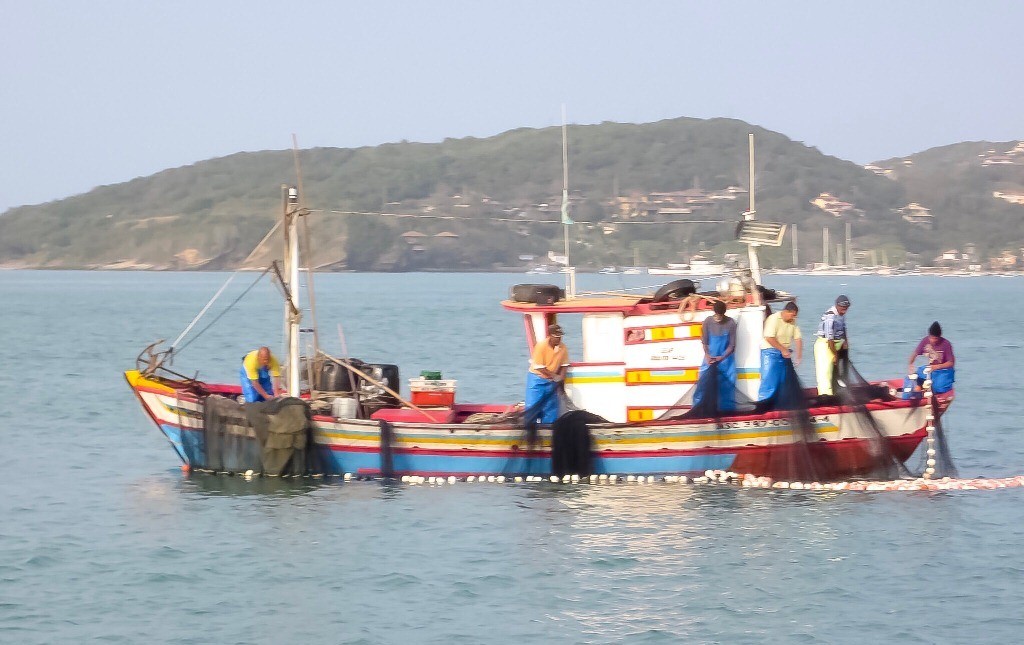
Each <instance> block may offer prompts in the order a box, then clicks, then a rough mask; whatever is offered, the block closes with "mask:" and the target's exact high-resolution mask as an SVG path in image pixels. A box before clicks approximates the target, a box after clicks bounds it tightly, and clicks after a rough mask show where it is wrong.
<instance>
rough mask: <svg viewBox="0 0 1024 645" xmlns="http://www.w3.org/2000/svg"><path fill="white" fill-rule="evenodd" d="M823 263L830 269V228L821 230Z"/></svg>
mask: <svg viewBox="0 0 1024 645" xmlns="http://www.w3.org/2000/svg"><path fill="white" fill-rule="evenodd" d="M821 263H822V264H823V265H824V266H825V268H828V266H829V264H828V227H827V226H825V227H822V229H821Z"/></svg>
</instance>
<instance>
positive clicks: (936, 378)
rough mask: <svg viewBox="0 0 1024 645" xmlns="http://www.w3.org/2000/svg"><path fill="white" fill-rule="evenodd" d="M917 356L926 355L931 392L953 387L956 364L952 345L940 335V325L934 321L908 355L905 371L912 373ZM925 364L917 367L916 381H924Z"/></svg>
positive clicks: (943, 390)
mask: <svg viewBox="0 0 1024 645" xmlns="http://www.w3.org/2000/svg"><path fill="white" fill-rule="evenodd" d="M918 356H927V357H928V365H927V367H930V368H931V377H932V392H935V393H936V394H941V393H942V392H948V391H950V390H952V389H953V380H954V376H955V370H954V369H953V367H954V366H955V365H956V358H955V357H954V356H953V345H952V344H951V343H950V342H949V340H947V339H945V338H943V337H942V326H941V325H939V322H938V321H935V322H933V323H932V324H931V326H930V327H929V328H928V335H927V336H925V337H924V338H922V339H921V342H920V343H918V344H917V349H915V350H914V353H913V354H911V355H910V363H909V365H908V366H907V373H908V374H913V373H915V370H914V360H915V359H916V358H917V357H918ZM924 370H925V366H924V365H922V366H921V367H919V368H917V370H916V373H917V378H918V383H923V382H924Z"/></svg>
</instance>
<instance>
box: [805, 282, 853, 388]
mask: <svg viewBox="0 0 1024 645" xmlns="http://www.w3.org/2000/svg"><path fill="white" fill-rule="evenodd" d="M849 308H850V299H849V298H847V297H846V296H839V297H838V298H836V304H835V305H833V306H832V307H829V309H828V311H826V312H825V313H824V314H822V315H821V322H819V323H818V338H817V340H815V341H814V371H815V374H816V376H817V380H818V396H822V395H828V396H832V395H833V394H835V392H833V391H832V374H833V373H834V372H835V368H836V359H837V356H838V353H839V351H840V350H843V349H845V350H849V348H850V340H849V339H848V338H847V337H846V311H847V310H848V309H849Z"/></svg>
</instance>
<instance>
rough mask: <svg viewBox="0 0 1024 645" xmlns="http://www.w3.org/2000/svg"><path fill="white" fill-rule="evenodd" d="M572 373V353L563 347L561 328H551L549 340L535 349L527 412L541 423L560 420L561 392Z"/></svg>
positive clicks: (527, 387)
mask: <svg viewBox="0 0 1024 645" xmlns="http://www.w3.org/2000/svg"><path fill="white" fill-rule="evenodd" d="M568 369H569V350H568V349H566V347H565V345H563V344H562V327H561V326H560V325H548V337H547V338H546V339H545V340H542V341H541V342H539V343H537V344H536V345H534V346H533V353H532V354H531V355H530V371H529V373H527V375H526V409H527V410H528V413H527V414H528V415H536V417H537V422H538V423H554V421H555V419H557V418H558V389H559V386H560V384H561V383H562V382H563V381H564V380H565V373H566V371H568Z"/></svg>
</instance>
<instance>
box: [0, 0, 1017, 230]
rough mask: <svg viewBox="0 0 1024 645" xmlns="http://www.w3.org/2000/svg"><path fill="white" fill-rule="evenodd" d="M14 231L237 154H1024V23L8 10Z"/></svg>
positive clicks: (520, 8) (2, 201) (360, 5)
mask: <svg viewBox="0 0 1024 645" xmlns="http://www.w3.org/2000/svg"><path fill="white" fill-rule="evenodd" d="M0 15H2V16H3V24H4V34H3V37H2V38H0V88H2V92H3V94H2V101H0V149H2V151H3V158H2V161H0V164H2V167H0V177H2V179H0V212H2V211H3V210H5V209H6V208H8V207H11V206H15V205H20V204H30V203H38V202H43V201H48V200H51V199H58V198H61V197H66V196H68V195H72V194H75V193H79V192H84V191H87V190H89V189H91V188H93V187H95V186H97V185H102V184H110V183H117V182H122V181H126V180H129V179H132V178H134V177H137V176H142V175H148V174H151V173H154V172H156V171H159V170H162V169H164V168H168V167H174V166H181V165H186V164H190V163H193V162H195V161H199V160H202V159H207V158H210V157H216V156H221V155H226V154H230V153H233V152H238V151H241V150H261V149H269V148H276V149H281V148H287V147H289V146H290V145H291V138H290V136H291V133H292V132H295V133H297V134H298V137H299V143H300V145H301V146H303V147H312V146H341V147H346V146H361V145H373V144H377V143H383V142H387V141H397V140H401V139H409V140H415V141H438V140H440V139H443V138H445V137H462V136H467V135H474V136H487V135H491V134H496V133H498V132H502V131H504V130H508V129H512V128H516V127H522V126H546V125H553V124H556V123H558V122H559V120H560V105H561V104H562V103H563V102H564V103H566V104H567V105H568V111H569V118H570V121H571V122H577V123H596V122H600V121H606V120H607V121H630V122H645V121H654V120H658V119H664V118H670V117H677V116H693V117H716V116H728V117H735V118H739V119H744V120H746V121H750V122H752V123H755V124H758V125H761V126H764V127H766V128H770V129H773V130H777V131H780V132H782V133H784V134H786V135H788V136H790V137H792V138H794V139H797V140H799V141H804V142H806V143H808V144H809V145H813V146H817V147H818V148H819V149H820V150H822V151H823V152H825V153H828V154H832V155H836V156H839V157H843V158H846V159H851V160H853V161H857V162H861V163H864V162H867V161H871V160H875V159H880V158H885V157H891V156H895V155H902V154H909V153H912V152H917V151H920V150H923V149H925V148H929V147H933V146H938V145H944V144H947V143H953V142H957V141H962V140H977V139H993V140H1009V139H1016V138H1024V100H1022V99H1024V83H1022V78H1024V74H1022V73H1021V72H1022V61H1024V52H1022V49H1024V47H1022V43H1024V31H1022V27H1021V26H1022V25H1024V2H991V1H986V2H968V1H966V0H960V1H957V2H936V1H929V2H924V1H921V2H892V1H888V2H867V1H860V2H826V1H823V0H816V1H813V2H781V1H780V2H769V1H766V0H760V1H757V2H725V1H721V0H716V1H712V0H708V1H705V2H700V3H697V2H684V1H682V0H676V1H672V2H642V1H637V0H629V1H627V0H618V1H615V2H603V1H595V0H590V1H587V2H557V1H555V0H549V1H546V2H513V1H511V0H505V1H503V2H484V1H482V0H481V1H477V2H452V1H447V0H432V1H429V2H428V1H419V2H384V1H378V0H367V1H362V2H340V1H335V2H326V1H325V2H312V1H310V2H302V1H298V0H293V1H291V2H257V1H252V0H249V1H246V2H225V1H215V0H206V1H202V2H188V1H181V0H178V1H174V2H170V1H168V2H164V3H157V2H144V1H140V0H132V1H125V2H112V1H106V0H91V1H89V2H73V1H66V2H47V1H40V0H17V1H15V0H0Z"/></svg>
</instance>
